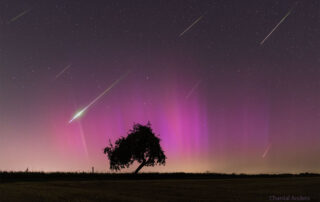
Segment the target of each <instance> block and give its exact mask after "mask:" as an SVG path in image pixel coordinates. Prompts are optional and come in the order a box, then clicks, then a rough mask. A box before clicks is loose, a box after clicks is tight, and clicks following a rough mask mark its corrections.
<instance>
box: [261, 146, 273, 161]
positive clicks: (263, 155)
mask: <svg viewBox="0 0 320 202" xmlns="http://www.w3.org/2000/svg"><path fill="white" fill-rule="evenodd" d="M270 147H271V143H270V144H269V145H268V146H267V149H266V150H265V151H264V153H263V154H262V158H264V157H266V155H267V154H268V152H269V150H270Z"/></svg>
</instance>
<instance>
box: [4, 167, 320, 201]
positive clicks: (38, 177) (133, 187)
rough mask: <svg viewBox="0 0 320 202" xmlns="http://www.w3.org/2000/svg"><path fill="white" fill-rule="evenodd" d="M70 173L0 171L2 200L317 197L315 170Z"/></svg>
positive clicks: (318, 184)
mask: <svg viewBox="0 0 320 202" xmlns="http://www.w3.org/2000/svg"><path fill="white" fill-rule="evenodd" d="M71 175H72V176H70V175H69V174H60V175H59V174H55V175H51V176H48V174H39V173H38V174H34V176H33V174H28V176H27V177H26V176H25V175H24V174H21V173H20V175H16V174H13V177H12V175H10V174H8V173H6V174H4V175H3V174H0V181H1V183H0V201H6V202H10V201H19V202H20V201H33V202H36V201H57V202H58V201H59V202H61V201H77V202H80V201H81V202H82V201H218V202H220V201H232V202H234V201H247V202H250V201H254V202H259V201H320V176H318V175H310V176H309V175H305V176H299V175H297V176H293V175H288V176H285V175H283V176H259V175H256V176H251V175H248V176H238V175H210V174H204V175H201V174H198V175H192V174H180V175H179V174H178V175H176V174H165V175H163V174H141V175H138V176H137V175H131V174H126V175H117V174H115V175H110V174H109V176H108V175H104V174H93V175H94V176H91V175H90V174H71ZM57 176H58V177H57ZM63 178H66V179H65V180H64V179H63ZM100 178H101V179H100Z"/></svg>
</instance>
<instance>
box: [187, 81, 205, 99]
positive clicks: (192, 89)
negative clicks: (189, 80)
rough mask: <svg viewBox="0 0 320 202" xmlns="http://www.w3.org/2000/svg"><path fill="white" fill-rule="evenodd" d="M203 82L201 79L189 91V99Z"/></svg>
mask: <svg viewBox="0 0 320 202" xmlns="http://www.w3.org/2000/svg"><path fill="white" fill-rule="evenodd" d="M201 82H202V80H199V81H198V82H197V83H196V84H195V85H194V86H193V87H192V88H191V90H190V91H189V93H188V94H187V96H186V99H188V98H189V97H190V96H191V95H192V93H193V92H194V91H195V90H196V89H197V88H198V86H199V85H200V83H201Z"/></svg>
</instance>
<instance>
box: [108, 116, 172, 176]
mask: <svg viewBox="0 0 320 202" xmlns="http://www.w3.org/2000/svg"><path fill="white" fill-rule="evenodd" d="M109 144H110V146H109V147H106V148H105V149H104V153H105V154H107V155H108V158H109V160H110V169H111V170H116V171H117V170H120V169H122V168H126V167H127V168H128V167H129V166H130V165H131V164H132V163H133V162H134V161H138V162H139V163H140V165H139V167H138V168H137V169H136V170H135V172H134V173H138V172H139V170H140V169H141V168H142V167H143V166H154V165H156V164H159V165H165V162H166V158H167V157H166V156H165V154H164V152H163V150H162V148H161V146H160V139H159V138H158V137H157V136H155V134H154V133H153V131H152V129H151V124H150V122H148V124H147V125H141V124H134V125H133V129H132V130H130V131H129V133H128V136H127V137H121V138H119V139H118V140H117V141H116V142H115V146H113V145H112V143H111V141H110V140H109Z"/></svg>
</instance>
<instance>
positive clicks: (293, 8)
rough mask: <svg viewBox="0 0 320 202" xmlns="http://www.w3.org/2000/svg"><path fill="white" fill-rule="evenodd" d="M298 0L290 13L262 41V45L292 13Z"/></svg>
mask: <svg viewBox="0 0 320 202" xmlns="http://www.w3.org/2000/svg"><path fill="white" fill-rule="evenodd" d="M297 3H298V2H296V3H295V4H294V5H293V6H292V8H291V9H290V10H289V11H288V13H287V14H286V15H285V16H284V17H283V18H282V19H281V20H280V22H279V23H278V24H277V25H276V26H275V27H274V28H273V29H272V30H271V32H270V33H269V34H268V35H267V36H266V37H265V38H264V39H263V40H262V41H261V42H260V46H261V45H262V44H263V43H264V42H265V41H266V40H267V39H268V38H269V36H270V35H271V34H272V33H273V32H274V31H275V30H276V29H277V28H278V27H279V25H281V24H282V22H283V21H284V20H285V19H286V18H287V17H288V16H289V15H290V14H291V12H292V11H293V9H294V8H295V7H296V5H297Z"/></svg>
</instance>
